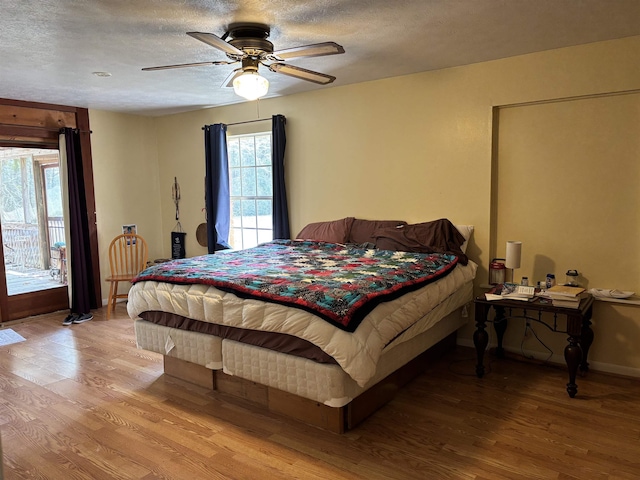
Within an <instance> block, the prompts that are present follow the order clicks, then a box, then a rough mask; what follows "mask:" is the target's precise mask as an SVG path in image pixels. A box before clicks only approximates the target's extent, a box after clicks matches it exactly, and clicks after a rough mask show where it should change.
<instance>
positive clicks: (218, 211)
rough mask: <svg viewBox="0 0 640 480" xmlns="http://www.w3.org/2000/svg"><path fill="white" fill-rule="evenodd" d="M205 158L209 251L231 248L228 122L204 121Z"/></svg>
mask: <svg viewBox="0 0 640 480" xmlns="http://www.w3.org/2000/svg"><path fill="white" fill-rule="evenodd" d="M204 150H205V160H206V177H205V207H206V212H207V249H208V251H209V253H214V252H215V251H216V250H223V249H225V248H231V246H230V245H229V224H230V221H231V219H230V216H231V212H230V208H231V207H230V198H229V157H228V155H227V126H226V125H225V124H223V123H216V124H214V125H205V127H204Z"/></svg>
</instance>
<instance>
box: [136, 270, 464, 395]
mask: <svg viewBox="0 0 640 480" xmlns="http://www.w3.org/2000/svg"><path fill="white" fill-rule="evenodd" d="M476 269H477V265H476V264H475V263H473V262H469V263H468V265H465V266H463V265H457V266H456V268H455V269H453V271H452V272H451V273H450V274H448V275H447V276H445V277H443V278H440V279H438V280H437V281H435V282H433V283H430V284H429V285H427V286H425V287H422V288H420V289H418V290H415V291H412V292H410V293H407V294H405V295H403V296H401V297H399V298H397V299H394V300H391V301H388V302H384V303H381V304H380V305H378V306H377V307H375V308H374V309H373V311H371V313H369V314H368V315H367V316H366V317H365V318H364V320H363V321H362V322H361V324H360V325H359V327H358V328H357V330H356V331H355V332H353V333H350V332H346V331H343V330H340V329H338V328H336V327H335V326H333V325H331V324H329V323H327V322H325V321H321V320H319V319H318V318H317V317H316V316H315V315H313V314H312V313H310V312H307V311H304V310H300V309H296V308H291V307H285V306H282V305H278V304H275V303H269V302H263V301H260V300H252V299H242V298H240V297H237V296H236V295H234V294H233V293H230V292H224V291H221V290H218V289H216V288H215V287H213V286H207V285H200V284H195V285H177V284H170V283H162V282H157V281H144V282H140V283H136V284H135V285H134V286H133V288H132V289H131V290H130V292H129V302H128V304H127V308H128V311H129V315H130V316H131V317H132V318H134V319H136V318H138V316H139V315H140V313H142V312H145V311H162V312H168V313H174V314H176V315H181V316H184V317H187V318H192V319H195V320H199V321H205V322H213V323H219V324H222V325H229V326H235V327H239V328H245V329H252V330H260V331H265V332H281V333H287V334H290V335H294V336H297V337H299V338H302V339H304V340H307V341H309V342H311V343H313V344H315V345H317V346H318V347H320V348H321V349H322V350H323V351H324V352H325V353H327V354H328V355H330V356H331V357H333V358H334V359H335V360H336V362H337V363H338V365H339V366H340V367H341V369H342V370H343V371H344V372H345V373H347V374H348V375H349V376H350V377H351V378H352V379H353V380H354V381H355V382H356V383H357V384H358V385H359V386H361V387H364V386H365V385H366V384H367V383H368V382H369V381H370V380H371V379H372V378H373V377H374V376H375V375H376V371H377V363H378V361H379V359H380V357H381V355H382V353H383V351H384V350H385V349H386V348H387V347H388V346H389V345H390V344H391V343H397V344H399V343H403V342H404V341H406V340H408V339H409V338H410V337H412V336H415V335H417V334H419V333H421V332H422V331H426V330H428V329H429V328H430V327H431V325H432V324H433V323H435V321H436V320H435V319H432V320H431V323H429V321H425V322H424V323H422V322H419V323H420V325H421V327H417V326H416V328H413V325H414V324H415V323H416V321H417V320H419V319H423V318H425V316H426V315H427V314H428V313H429V312H431V311H432V310H434V309H436V307H438V306H439V305H440V304H442V303H443V302H445V301H447V299H448V298H449V297H450V296H452V295H454V294H455V293H456V292H458V291H459V290H461V289H464V288H465V287H466V286H467V285H468V284H470V282H472V280H473V278H474V277H475V272H476ZM471 299H472V295H471V294H470V293H467V297H466V301H470V300H471ZM420 328H421V329H422V330H420ZM140 342H142V341H141V340H139V343H140ZM162 348H163V349H164V345H163V346H162ZM155 351H157V350H155ZM161 353H164V351H162V352H161ZM208 360H211V361H216V360H215V359H208ZM195 363H198V362H195ZM200 364H201V363H200ZM223 365H224V359H223Z"/></svg>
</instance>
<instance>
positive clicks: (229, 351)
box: [135, 281, 473, 407]
mask: <svg viewBox="0 0 640 480" xmlns="http://www.w3.org/2000/svg"><path fill="white" fill-rule="evenodd" d="M472 291H473V285H472V282H471V281H469V282H466V283H465V284H463V285H462V286H461V287H460V288H457V289H456V290H455V291H453V292H452V293H451V294H450V295H449V296H447V297H446V298H445V299H443V300H442V301H441V302H440V303H439V304H438V305H436V306H435V307H434V308H433V309H431V311H430V312H428V313H427V314H426V315H424V316H423V317H422V318H421V319H420V320H419V321H418V322H416V323H415V324H414V325H413V326H411V327H410V328H409V329H407V330H406V331H405V332H403V333H402V334H400V335H398V336H397V337H396V338H395V339H394V340H393V341H392V342H390V343H389V344H388V345H387V346H386V347H385V348H384V349H383V351H382V353H381V355H380V358H379V360H378V361H377V364H376V369H375V372H374V373H373V375H371V376H370V378H369V379H368V380H367V382H365V383H364V384H362V385H360V384H358V382H357V381H355V380H354V379H353V378H352V377H351V376H349V375H348V374H347V373H346V372H345V371H344V370H343V369H342V368H341V367H340V366H338V365H335V364H321V363H317V362H314V361H313V360H309V359H306V358H302V357H296V356H292V355H287V354H284V353H280V352H276V351H272V350H268V349H265V348H261V347H257V346H253V345H247V344H243V343H240V342H236V341H233V340H227V339H220V338H218V337H214V336H211V335H206V334H202V333H198V332H188V331H183V330H179V329H176V328H170V327H164V326H160V325H156V324H153V323H150V322H147V321H145V320H141V319H138V320H136V321H135V333H136V341H137V344H138V347H139V348H144V349H146V350H150V351H154V352H157V353H162V354H164V355H168V356H172V357H176V358H179V359H181V360H185V361H188V362H191V363H195V364H198V365H202V366H205V367H207V368H210V369H213V370H219V369H222V370H223V371H224V372H225V373H227V374H229V375H234V376H238V377H240V378H243V379H246V380H250V381H253V382H256V383H260V384H262V385H266V386H270V387H273V388H277V389H280V390H283V391H286V392H289V393H293V394H295V395H298V396H301V397H304V398H308V399H310V400H313V401H316V402H320V403H323V404H325V405H328V406H331V407H341V406H344V405H346V404H348V403H349V402H350V401H351V400H352V399H353V398H355V397H356V396H358V395H359V394H361V393H362V392H364V391H365V390H367V389H368V388H370V387H371V386H373V385H375V384H376V383H377V382H378V381H380V380H381V379H383V378H384V377H386V376H387V375H389V374H390V373H392V372H393V371H395V370H396V369H398V368H399V367H401V366H403V365H405V364H406V363H407V362H409V361H410V360H412V359H413V358H415V357H416V356H418V355H419V354H420V353H422V352H423V351H425V350H426V349H428V348H429V347H431V346H432V345H433V344H435V343H437V342H438V341H440V340H441V339H443V338H445V337H446V336H448V335H449V334H451V333H453V332H455V331H456V330H457V329H459V328H460V327H461V326H463V325H464V324H465V323H466V322H467V320H468V319H467V318H465V317H463V316H462V315H461V313H460V308H461V307H463V306H464V305H466V304H467V303H468V302H469V301H471V299H472Z"/></svg>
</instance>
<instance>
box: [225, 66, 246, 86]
mask: <svg viewBox="0 0 640 480" xmlns="http://www.w3.org/2000/svg"><path fill="white" fill-rule="evenodd" d="M240 75H242V68H236V69H235V70H234V71H233V72H231V73H230V74H229V75H227V78H225V79H224V82H222V86H223V87H233V81H234V80H235V79H236V77H239V76H240Z"/></svg>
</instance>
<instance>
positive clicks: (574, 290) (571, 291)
mask: <svg viewBox="0 0 640 480" xmlns="http://www.w3.org/2000/svg"><path fill="white" fill-rule="evenodd" d="M584 291H585V289H584V288H582V287H572V286H569V285H554V286H553V287H550V288H547V289H546V290H545V293H546V294H547V295H549V296H550V297H552V298H555V297H557V298H565V297H566V298H576V297H578V296H579V295H580V294H581V293H582V292H584Z"/></svg>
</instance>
